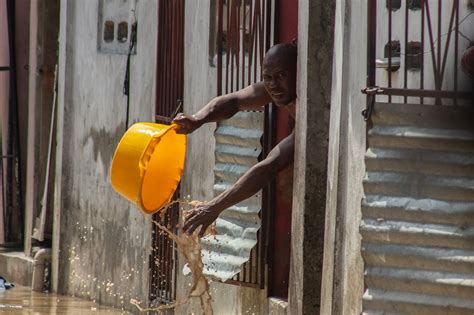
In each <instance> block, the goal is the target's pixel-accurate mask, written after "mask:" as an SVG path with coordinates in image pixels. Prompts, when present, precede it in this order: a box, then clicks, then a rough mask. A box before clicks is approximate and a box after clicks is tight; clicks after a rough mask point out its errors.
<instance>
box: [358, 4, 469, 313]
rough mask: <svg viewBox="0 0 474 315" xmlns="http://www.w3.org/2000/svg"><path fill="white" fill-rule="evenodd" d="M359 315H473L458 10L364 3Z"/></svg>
mask: <svg viewBox="0 0 474 315" xmlns="http://www.w3.org/2000/svg"><path fill="white" fill-rule="evenodd" d="M368 4H369V6H368V17H369V20H368V40H367V42H368V54H367V58H368V59H367V62H368V80H367V85H368V87H367V88H365V89H364V90H363V92H365V93H367V94H368V97H367V109H366V110H365V111H364V112H363V114H364V117H365V119H366V120H367V121H369V124H368V127H367V151H366V154H365V171H366V173H365V177H364V179H363V188H364V198H363V199H362V202H361V225H360V234H361V236H362V241H361V254H362V257H363V260H364V275H363V277H364V284H365V292H364V295H363V298H362V301H363V314H417V315H438V314H439V315H444V314H456V315H464V314H466V315H468V314H469V315H471V314H473V313H474V302H473V301H472V296H473V292H474V272H473V271H474V260H473V257H474V216H473V210H474V158H473V157H474V155H473V153H474V125H473V121H474V106H473V105H474V97H473V94H472V93H473V89H472V83H473V81H472V79H470V78H469V77H468V76H467V74H465V73H464V72H463V71H460V69H462V64H461V62H460V61H461V59H462V58H465V57H463V56H465V54H466V53H465V52H467V51H468V49H470V48H468V47H469V45H470V42H471V40H472V38H469V37H473V36H474V33H473V30H474V15H473V14H474V13H473V11H472V9H471V8H469V7H468V1H458V0H453V1H441V0H421V1H415V0H407V1H400V0H399V1H395V0H387V1H378V0H371V1H369V3H368Z"/></svg>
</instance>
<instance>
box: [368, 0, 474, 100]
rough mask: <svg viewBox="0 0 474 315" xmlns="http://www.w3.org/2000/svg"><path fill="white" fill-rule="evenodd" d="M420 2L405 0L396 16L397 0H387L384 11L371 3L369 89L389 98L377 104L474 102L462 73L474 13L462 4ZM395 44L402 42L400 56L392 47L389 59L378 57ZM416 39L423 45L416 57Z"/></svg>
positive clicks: (369, 16)
mask: <svg viewBox="0 0 474 315" xmlns="http://www.w3.org/2000/svg"><path fill="white" fill-rule="evenodd" d="M418 2H419V4H417V5H416V6H415V5H414V2H410V3H409V2H408V1H407V2H403V5H402V6H401V8H400V10H399V11H397V12H394V10H392V9H393V6H394V3H393V1H387V5H386V7H385V6H377V4H378V3H379V2H378V1H377V0H370V1H369V5H368V41H367V42H368V54H367V64H368V87H369V88H370V87H380V88H379V90H378V91H377V93H376V94H381V95H386V96H380V97H378V98H377V100H378V101H388V102H400V103H420V104H424V103H431V104H433V103H434V104H436V105H440V104H441V102H442V100H443V99H447V100H445V101H444V103H447V102H448V103H452V104H453V105H458V104H459V103H460V100H463V99H464V100H466V99H467V100H471V101H472V99H473V97H474V95H473V94H472V91H471V89H472V86H471V85H470V83H469V82H470V81H469V79H468V78H467V76H466V75H465V74H464V73H463V72H462V71H459V69H460V68H461V66H460V62H461V55H462V53H463V52H464V51H465V49H467V47H468V46H469V45H470V41H472V39H469V38H468V36H471V34H472V32H470V30H471V29H472V19H469V16H470V15H471V14H472V11H470V10H469V9H468V8H467V5H466V4H465V3H464V2H461V1H459V0H453V1H441V0H421V1H418ZM466 35H468V36H466ZM394 41H399V43H400V44H401V50H400V53H399V54H398V55H397V54H394V53H393V51H392V49H388V50H387V56H384V57H385V58H380V54H381V53H382V52H381V51H382V49H383V46H384V45H386V44H387V43H393V42H394ZM413 41H417V42H418V43H419V47H417V51H418V53H417V55H414V54H413V52H411V51H410V42H413ZM387 45H388V44H387ZM378 55H379V56H378ZM377 56H378V58H377ZM414 57H418V58H419V59H418V61H417V62H418V63H419V66H418V67H416V68H417V69H416V71H413V70H414V69H413V67H412V64H411V61H412V60H413V58H414ZM384 70H387V71H384ZM427 99H428V100H427ZM446 101H447V102H446Z"/></svg>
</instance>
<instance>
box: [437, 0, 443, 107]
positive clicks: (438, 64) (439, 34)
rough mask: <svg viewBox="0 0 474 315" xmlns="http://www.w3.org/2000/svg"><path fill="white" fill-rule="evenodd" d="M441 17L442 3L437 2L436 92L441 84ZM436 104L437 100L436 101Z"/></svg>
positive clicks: (439, 0)
mask: <svg viewBox="0 0 474 315" xmlns="http://www.w3.org/2000/svg"><path fill="white" fill-rule="evenodd" d="M441 17H442V2H441V0H438V39H437V40H438V47H437V60H436V64H437V66H436V69H437V70H438V71H436V75H437V76H438V87H437V90H441V88H442V83H441V36H442V35H441V24H442V23H441ZM436 102H437V103H438V100H436Z"/></svg>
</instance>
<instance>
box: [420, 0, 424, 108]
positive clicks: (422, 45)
mask: <svg viewBox="0 0 474 315" xmlns="http://www.w3.org/2000/svg"><path fill="white" fill-rule="evenodd" d="M424 74H425V0H421V69H420V89H421V90H423V86H424V82H423V79H424ZM420 104H423V97H422V96H420Z"/></svg>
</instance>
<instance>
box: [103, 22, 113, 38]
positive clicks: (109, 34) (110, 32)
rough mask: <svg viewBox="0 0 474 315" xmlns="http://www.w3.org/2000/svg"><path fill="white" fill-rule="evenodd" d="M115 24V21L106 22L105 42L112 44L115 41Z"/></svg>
mask: <svg viewBox="0 0 474 315" xmlns="http://www.w3.org/2000/svg"><path fill="white" fill-rule="evenodd" d="M114 29H115V23H114V22H113V21H105V23H104V41H105V42H106V43H110V42H112V41H113V40H114Z"/></svg>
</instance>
